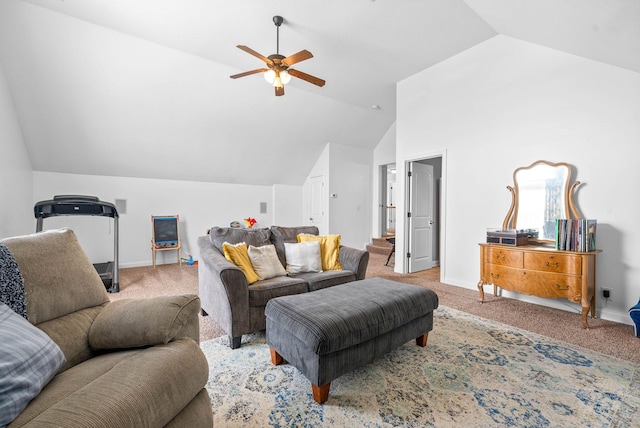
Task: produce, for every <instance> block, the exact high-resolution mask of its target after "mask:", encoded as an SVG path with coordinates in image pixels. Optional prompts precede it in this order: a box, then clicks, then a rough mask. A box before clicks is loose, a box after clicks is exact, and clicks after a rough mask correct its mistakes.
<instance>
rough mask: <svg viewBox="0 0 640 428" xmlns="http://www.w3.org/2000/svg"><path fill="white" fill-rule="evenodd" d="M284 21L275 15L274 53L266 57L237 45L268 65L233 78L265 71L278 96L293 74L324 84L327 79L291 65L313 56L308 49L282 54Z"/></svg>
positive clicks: (235, 75)
mask: <svg viewBox="0 0 640 428" xmlns="http://www.w3.org/2000/svg"><path fill="white" fill-rule="evenodd" d="M283 22H284V18H283V17H281V16H274V17H273V23H274V24H276V53H275V54H273V55H269V56H268V57H265V56H264V55H261V54H259V53H258V52H256V51H254V50H253V49H251V48H249V47H247V46H243V45H238V46H237V47H238V48H240V49H242V50H243V51H245V52H247V53H249V54H251V55H253V56H255V57H257V58H260V59H261V60H262V61H264V62H265V64H266V65H267V67H266V68H258V69H256V70H251V71H245V72H244V73H239V74H234V75H233V76H230V77H231V78H232V79H237V78H239V77H244V76H250V75H252V74H257V73H263V72H264V77H265V79H266V80H267V82H269V83H271V84H272V85H273V86H274V88H275V90H276V96H277V97H279V96H282V95H284V85H285V84H286V83H289V81H290V80H291V76H294V77H297V78H299V79H302V80H304V81H307V82H309V83H312V84H314V85H317V86H324V84H325V81H324V80H322V79H319V78H317V77H315V76H312V75H310V74H307V73H303V72H302V71H298V70H294V69H292V68H289V67H291V66H292V65H293V64H296V63H298V62H301V61H304V60H305V59H309V58H313V55H312V54H311V52H309V51H308V50H306V49H304V50H301V51H300V52H298V53H295V54H293V55H290V56H288V57H285V56H283V55H280V26H281V25H282V23H283Z"/></svg>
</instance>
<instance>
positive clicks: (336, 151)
mask: <svg viewBox="0 0 640 428" xmlns="http://www.w3.org/2000/svg"><path fill="white" fill-rule="evenodd" d="M372 156H373V154H372V152H371V151H370V150H365V149H358V148H354V147H348V146H343V145H341V144H333V143H328V144H327V146H326V147H325V149H324V151H323V152H322V154H321V155H320V157H319V158H318V160H317V161H316V164H315V165H314V167H313V168H312V169H311V172H310V173H309V175H308V177H307V179H306V181H305V184H304V191H303V199H304V218H305V223H304V224H309V221H308V220H306V219H308V218H309V217H310V215H309V212H310V207H309V201H310V199H309V181H310V178H311V177H317V176H323V177H324V187H323V196H322V203H323V208H324V218H323V227H322V228H321V229H320V233H321V234H329V233H330V234H337V235H340V236H341V240H340V243H341V244H342V245H346V246H349V247H354V248H358V249H364V248H365V247H366V245H367V244H368V243H370V242H371V212H370V207H371V192H372V189H373V186H372V173H371V165H372V161H373V157H372ZM331 194H335V195H337V197H335V198H332V197H331V196H330V195H331Z"/></svg>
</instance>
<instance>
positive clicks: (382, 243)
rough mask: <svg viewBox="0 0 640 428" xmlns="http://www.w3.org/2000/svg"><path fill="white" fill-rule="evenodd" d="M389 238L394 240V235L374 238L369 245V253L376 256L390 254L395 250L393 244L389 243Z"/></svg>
mask: <svg viewBox="0 0 640 428" xmlns="http://www.w3.org/2000/svg"><path fill="white" fill-rule="evenodd" d="M387 238H393V235H390V236H383V237H382V238H373V239H372V240H371V244H369V245H367V251H369V252H370V253H376V254H387V255H388V254H389V253H390V252H391V249H392V248H393V244H391V243H390V242H389V241H387Z"/></svg>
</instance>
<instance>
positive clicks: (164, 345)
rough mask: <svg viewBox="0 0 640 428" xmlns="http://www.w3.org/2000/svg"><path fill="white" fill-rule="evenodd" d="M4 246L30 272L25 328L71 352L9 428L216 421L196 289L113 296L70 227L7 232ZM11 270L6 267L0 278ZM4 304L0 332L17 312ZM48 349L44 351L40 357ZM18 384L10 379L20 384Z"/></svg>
mask: <svg viewBox="0 0 640 428" xmlns="http://www.w3.org/2000/svg"><path fill="white" fill-rule="evenodd" d="M0 244H2V246H4V248H5V249H8V252H7V251H4V252H3V254H0V256H3V257H4V260H0V261H2V263H0V268H2V269H6V268H7V266H10V263H9V262H12V263H14V265H15V264H17V267H18V269H19V272H20V277H21V278H22V279H23V287H24V295H25V296H26V316H27V320H28V322H27V320H24V318H23V317H20V315H17V317H18V319H17V321H19V322H21V323H22V325H21V326H22V327H21V328H24V330H25V331H31V329H32V330H33V331H34V333H37V334H39V335H40V336H42V337H44V340H45V341H51V340H52V341H53V342H54V343H55V345H52V347H51V348H50V349H52V350H53V351H52V352H53V353H54V354H55V353H56V352H57V353H58V354H59V353H60V350H61V351H62V354H63V355H64V358H63V359H60V364H61V367H59V366H56V368H55V371H56V372H55V373H52V374H51V375H52V376H54V377H53V378H52V379H51V381H50V382H48V383H47V384H46V385H45V386H44V387H43V388H42V390H41V391H40V392H39V393H37V395H36V396H35V397H33V398H32V399H31V401H30V402H28V404H27V405H26V407H25V408H24V409H23V410H22V411H21V412H20V413H19V414H18V415H17V417H15V419H13V421H10V423H9V425H8V426H9V427H11V428H14V427H22V426H25V427H29V426H38V427H40V426H59V427H66V428H73V427H78V428H80V427H87V426H94V427H145V426H146V427H185V426H188V427H207V428H210V427H211V426H212V424H213V416H212V410H211V403H210V400H209V395H208V393H207V390H206V389H205V385H206V382H207V379H208V373H209V367H208V363H207V360H206V358H205V356H204V353H203V352H202V350H201V349H200V347H199V345H198V340H199V326H198V323H199V321H198V311H199V310H200V299H199V298H198V296H196V295H182V296H162V297H157V298H146V299H123V300H118V301H114V302H110V301H109V295H108V293H107V292H106V289H105V286H104V284H103V282H102V280H101V279H100V276H99V275H98V273H97V272H96V270H95V268H94V266H93V264H92V263H91V262H90V260H89V259H88V257H87V256H86V255H85V253H84V251H83V250H82V248H81V247H80V245H79V243H78V241H77V239H76V236H75V234H74V233H73V231H71V230H70V229H60V230H54V231H48V232H42V233H38V234H33V235H28V236H19V237H14V238H7V239H4V240H2V241H0ZM7 258H12V260H8V261H7ZM13 270H15V269H13ZM5 273H6V272H0V279H2V278H3V276H4V277H5V278H6V277H7V275H4V274H5ZM14 277H15V275H14ZM14 288H15V287H14ZM2 290H4V291H2ZM0 292H2V293H4V294H5V296H4V297H5V298H4V299H3V301H4V302H9V303H11V301H12V300H14V301H15V298H16V297H15V296H7V295H6V294H8V293H9V292H11V291H10V290H9V289H8V288H7V287H0ZM2 307H3V308H4V309H5V310H4V315H5V317H4V318H3V319H2V317H0V336H2V333H3V332H2V331H1V329H2V328H4V327H3V326H7V325H9V324H8V323H7V322H6V320H7V319H8V318H10V317H13V318H14V319H15V317H16V314H17V312H15V309H14V310H8V308H9V307H10V306H8V303H7V304H6V305H5V304H3V305H2ZM36 330H37V331H36ZM41 332H44V333H46V336H48V338H47V337H46V336H43V335H42V334H41ZM4 333H8V332H7V331H6V330H5V332H4ZM12 342H13V341H12ZM26 345H29V344H28V343H26ZM56 345H57V346H56ZM15 346H19V345H17V344H15ZM54 348H55V349H54ZM58 348H59V349H58ZM48 356H49V352H47V355H44V354H42V353H41V355H37V356H36V357H37V358H36V363H37V364H40V363H41V361H42V359H43V358H45V357H48ZM3 363H4V361H3ZM17 370H19V366H15V367H14V369H13V371H17ZM12 374H15V375H17V373H12ZM27 383H28V382H27ZM3 386H4V381H2V382H0V389H2V388H1V387H3ZM19 388H20V385H13V386H11V385H9V387H8V389H11V390H12V391H14V392H15V391H16V390H17V389H19ZM18 392H19V391H18ZM36 392H37V391H36ZM3 394H4V393H3ZM0 395H1V394H0ZM18 395H19V394H18ZM1 401H2V400H0V402H1ZM0 404H1V403H0ZM0 413H3V412H2V411H0ZM0 425H2V424H1V423H0Z"/></svg>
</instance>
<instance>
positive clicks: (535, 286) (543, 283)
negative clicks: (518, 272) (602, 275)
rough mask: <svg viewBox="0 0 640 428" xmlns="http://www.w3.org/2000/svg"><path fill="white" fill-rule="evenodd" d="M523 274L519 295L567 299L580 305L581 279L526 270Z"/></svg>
mask: <svg viewBox="0 0 640 428" xmlns="http://www.w3.org/2000/svg"><path fill="white" fill-rule="evenodd" d="M523 272H524V275H523V277H522V287H523V290H522V291H520V292H521V293H525V294H531V295H534V296H538V297H547V298H553V299H557V298H563V299H569V300H571V301H572V302H577V303H580V301H581V299H582V278H581V277H579V276H571V275H562V274H559V273H542V272H535V271H528V270H525V271H523ZM525 290H526V291H525ZM514 291H518V290H514Z"/></svg>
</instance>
